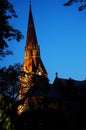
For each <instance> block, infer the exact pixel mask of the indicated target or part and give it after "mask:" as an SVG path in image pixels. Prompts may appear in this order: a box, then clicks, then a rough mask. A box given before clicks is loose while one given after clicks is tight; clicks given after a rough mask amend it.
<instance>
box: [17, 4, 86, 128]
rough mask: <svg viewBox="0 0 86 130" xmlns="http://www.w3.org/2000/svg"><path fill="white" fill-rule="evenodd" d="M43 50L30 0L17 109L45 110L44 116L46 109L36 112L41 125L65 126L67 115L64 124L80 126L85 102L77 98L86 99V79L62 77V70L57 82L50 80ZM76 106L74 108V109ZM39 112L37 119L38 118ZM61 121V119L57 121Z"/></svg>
mask: <svg viewBox="0 0 86 130" xmlns="http://www.w3.org/2000/svg"><path fill="white" fill-rule="evenodd" d="M40 53H41V50H40V47H39V44H38V40H37V35H36V30H35V25H34V19H33V15H32V7H31V4H30V9H29V20H28V28H27V39H26V46H25V51H24V63H23V65H22V69H21V74H20V85H21V86H20V90H19V101H20V105H19V106H18V109H17V113H18V115H24V114H25V113H28V112H34V111H35V112H38V111H39V112H43V113H46V114H44V115H46V119H45V117H43V113H42V116H41V117H40V116H39V115H40V114H38V113H37V115H35V114H34V115H35V116H39V118H40V120H38V122H40V123H38V124H39V127H40V129H43V127H44V125H43V124H46V122H47V124H48V123H49V124H50V125H49V124H48V126H47V124H46V129H51V130H52V129H53V128H54V129H55V127H57V128H60V127H61V128H62V129H63V126H61V123H62V124H64V121H63V119H64V118H65V124H64V125H65V127H66V129H70V130H79V127H80V126H79V125H78V123H79V121H80V120H79V118H80V117H79V116H77V115H78V114H79V115H80V109H81V106H80V105H81V102H77V100H79V99H86V80H84V81H75V80H73V79H71V78H69V79H62V78H59V77H58V73H56V77H55V79H54V81H53V83H52V84H50V83H49V79H48V72H47V70H46V68H45V66H44V64H43V62H42V59H41V56H40ZM74 100H76V103H75V102H73V101H74ZM71 101H72V102H71ZM75 104H77V105H75ZM73 109H74V111H72V110H73ZM84 109H85V108H84ZM59 113H60V114H59ZM50 115H52V116H50ZM35 116H34V122H36V121H37V118H36V117H35ZM49 118H50V119H49ZM51 118H52V119H51ZM70 118H71V119H70ZM69 119H70V120H71V121H70V120H69ZM30 120H31V119H30ZM45 120H46V122H45ZM47 120H48V121H49V122H48V121H47ZM57 121H58V122H59V123H57ZM68 123H69V124H68ZM27 124H28V123H27ZM51 124H53V125H51ZM57 124H58V125H57ZM35 125H37V123H35ZM35 125H34V126H35ZM34 126H33V127H34ZM70 126H71V127H70ZM26 127H29V126H26ZM31 127H32V126H31ZM27 129H28V128H27ZM31 129H34V128H31Z"/></svg>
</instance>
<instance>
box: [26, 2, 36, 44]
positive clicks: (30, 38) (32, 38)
mask: <svg viewBox="0 0 86 130" xmlns="http://www.w3.org/2000/svg"><path fill="white" fill-rule="evenodd" d="M32 42H33V43H34V44H37V37H36V32H35V26H34V21H33V15H32V9H31V3H30V11H29V20H28V30H27V41H26V44H30V43H32Z"/></svg>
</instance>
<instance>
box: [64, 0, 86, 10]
mask: <svg viewBox="0 0 86 130" xmlns="http://www.w3.org/2000/svg"><path fill="white" fill-rule="evenodd" d="M74 3H80V6H79V7H78V10H79V11H82V10H84V9H86V0H69V1H68V2H66V3H65V4H64V6H71V5H72V4H74Z"/></svg>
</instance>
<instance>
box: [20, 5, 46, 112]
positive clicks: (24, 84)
mask: <svg viewBox="0 0 86 130" xmlns="http://www.w3.org/2000/svg"><path fill="white" fill-rule="evenodd" d="M40 78H41V81H40ZM33 79H38V81H39V82H40V84H42V79H43V80H44V81H45V80H46V81H48V75H47V71H46V69H45V67H44V65H43V62H42V60H41V57H40V48H39V45H38V41H37V37H36V31H35V26H34V20H33V15H32V9H31V4H30V9H29V20H28V29H27V39H26V46H25V52H24V63H23V66H22V70H21V75H20V84H21V87H20V91H19V100H24V99H25V96H26V94H27V93H28V91H29V90H30V89H32V88H33V86H34V87H35V83H36V82H35V81H34V80H33ZM44 81H43V83H44ZM41 86H42V85H41ZM45 86H46V85H45ZM27 101H28V100H27ZM27 101H26V99H25V102H24V105H20V106H19V107H18V113H21V112H22V111H23V110H24V109H28V108H25V107H28V106H26V104H28V103H27Z"/></svg>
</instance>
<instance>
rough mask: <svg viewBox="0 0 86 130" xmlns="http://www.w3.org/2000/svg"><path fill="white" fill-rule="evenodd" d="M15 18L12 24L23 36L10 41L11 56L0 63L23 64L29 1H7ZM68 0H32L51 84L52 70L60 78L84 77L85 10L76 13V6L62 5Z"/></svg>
mask: <svg viewBox="0 0 86 130" xmlns="http://www.w3.org/2000/svg"><path fill="white" fill-rule="evenodd" d="M9 1H10V2H11V3H12V4H13V5H14V9H15V10H16V13H17V15H18V19H13V20H11V24H12V25H13V26H14V27H16V28H17V29H20V31H21V32H22V33H23V35H24V39H23V40H22V41H20V43H17V42H16V41H12V42H11V43H9V44H10V47H9V48H10V49H11V50H12V51H13V53H14V55H11V56H7V57H6V58H4V60H3V61H0V62H1V63H0V64H1V66H8V65H10V64H12V65H13V64H14V63H23V61H24V47H25V44H26V34H27V22H28V15H29V0H9ZM66 1H67V0H32V13H33V18H34V23H35V29H36V35H37V39H38V44H39V46H40V50H41V58H42V61H43V63H44V65H45V68H46V70H47V73H48V78H49V80H50V82H51V83H52V82H53V80H54V78H55V73H56V72H58V77H59V78H67V79H68V78H70V77H71V78H73V79H75V80H84V79H85V78H86V10H84V11H82V12H78V6H77V5H76V4H74V5H73V6H71V7H64V6H63V4H64V3H65V2H66Z"/></svg>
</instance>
